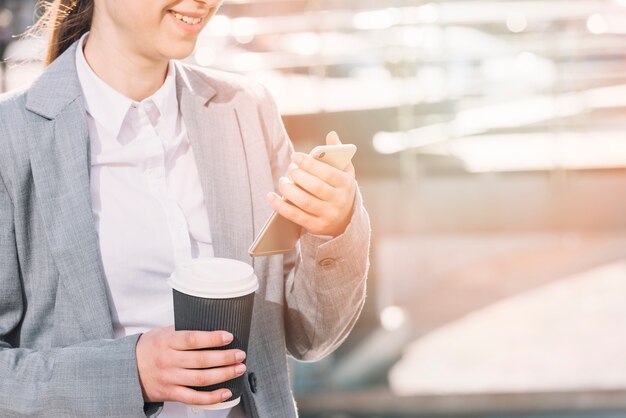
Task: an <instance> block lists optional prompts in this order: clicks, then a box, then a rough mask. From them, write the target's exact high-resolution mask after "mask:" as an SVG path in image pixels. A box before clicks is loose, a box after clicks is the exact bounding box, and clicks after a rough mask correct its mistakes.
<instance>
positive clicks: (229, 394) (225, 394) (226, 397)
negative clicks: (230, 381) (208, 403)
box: [222, 390, 233, 400]
mask: <svg viewBox="0 0 626 418" xmlns="http://www.w3.org/2000/svg"><path fill="white" fill-rule="evenodd" d="M232 396H233V394H232V393H231V391H230V390H227V391H226V392H224V393H222V399H224V400H226V399H228V398H230V397H232Z"/></svg>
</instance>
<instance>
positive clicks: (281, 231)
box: [248, 144, 356, 257]
mask: <svg viewBox="0 0 626 418" xmlns="http://www.w3.org/2000/svg"><path fill="white" fill-rule="evenodd" d="M355 153H356V145H354V144H340V145H320V146H317V147H315V148H313V150H311V152H310V153H309V155H310V156H311V157H313V158H315V159H316V160H319V161H322V162H324V163H326V164H329V165H331V166H333V167H335V168H337V169H339V170H343V169H345V168H346V167H347V166H348V164H350V161H351V160H352V157H354V154H355ZM301 234H302V227H301V226H300V225H298V224H296V223H294V222H291V221H290V220H288V219H286V218H283V217H282V216H280V215H279V214H278V213H277V212H273V213H272V214H271V215H270V217H269V219H268V220H267V221H266V222H265V225H263V228H261V232H260V233H259V235H258V236H257V237H256V239H255V240H254V242H253V243H252V245H251V246H250V248H249V249H248V254H250V255H251V256H253V257H257V256H261V255H273V254H281V253H286V252H289V251H291V250H292V249H293V248H294V247H295V246H296V243H297V242H298V240H299V239H300V235H301Z"/></svg>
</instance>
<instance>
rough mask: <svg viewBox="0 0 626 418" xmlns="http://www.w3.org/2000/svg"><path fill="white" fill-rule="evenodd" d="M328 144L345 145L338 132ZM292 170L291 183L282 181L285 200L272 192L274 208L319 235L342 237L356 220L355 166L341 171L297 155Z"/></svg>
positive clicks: (328, 136)
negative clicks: (354, 219)
mask: <svg viewBox="0 0 626 418" xmlns="http://www.w3.org/2000/svg"><path fill="white" fill-rule="evenodd" d="M326 144H327V145H337V144H341V141H340V140H339V137H338V136H337V134H336V133H335V132H330V133H329V134H328V135H327V136H326ZM291 160H292V161H293V163H292V164H291V165H290V167H289V176H290V177H291V180H292V181H290V180H289V179H288V178H286V177H281V178H280V184H279V187H280V192H281V193H282V195H283V198H282V199H281V197H280V196H278V195H277V194H276V193H268V195H267V196H268V200H269V202H270V205H271V206H272V208H273V209H274V210H275V211H276V212H278V213H279V214H280V215H281V216H283V217H285V218H287V219H289V220H291V221H293V222H295V223H297V224H298V225H300V226H302V227H303V228H304V229H306V230H307V232H309V233H311V234H316V235H331V236H333V237H336V236H338V235H341V234H342V233H343V232H344V231H345V229H346V227H347V226H348V224H349V223H350V219H351V218H352V206H353V204H354V196H355V194H356V182H355V180H354V166H353V165H352V163H350V164H349V165H348V167H346V169H345V170H343V171H342V170H338V169H336V168H334V167H332V166H330V165H328V164H326V163H323V162H321V161H317V160H315V159H314V158H312V157H310V156H309V155H306V154H302V153H299V152H297V153H294V154H293V156H292V157H291Z"/></svg>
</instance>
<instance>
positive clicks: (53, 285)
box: [0, 0, 369, 418]
mask: <svg viewBox="0 0 626 418" xmlns="http://www.w3.org/2000/svg"><path fill="white" fill-rule="evenodd" d="M219 6H220V1H218V0H133V1H130V2H129V1H125V0H77V1H76V0H74V1H69V0H56V1H54V2H53V3H52V4H51V5H50V8H49V10H48V12H47V13H46V14H45V15H44V16H43V18H42V20H40V21H39V23H38V26H37V27H38V28H39V29H42V30H46V31H48V33H49V34H50V36H49V43H48V50H47V60H46V64H47V68H46V70H45V71H44V73H43V74H42V75H41V76H40V77H39V78H38V79H37V80H36V81H35V82H34V83H33V84H32V85H31V86H30V87H29V88H28V89H26V90H23V91H17V92H12V93H10V94H8V95H4V96H3V97H1V98H0V150H1V152H0V180H1V181H0V416H2V417H13V416H19V417H24V416H31V417H44V416H45V417H95V416H98V417H142V416H156V415H158V414H160V416H161V417H168V418H171V417H183V416H185V417H186V416H187V415H188V414H193V415H194V416H196V414H204V415H202V416H206V417H223V416H226V415H227V414H229V416H231V417H234V416H244V415H245V416H249V417H273V418H276V417H292V416H296V415H297V413H296V408H295V405H294V402H293V398H292V395H291V391H290V387H289V379H288V372H287V361H286V360H287V355H290V356H292V357H294V358H296V359H299V360H317V359H320V358H322V357H324V356H325V355H327V354H328V353H330V352H332V351H333V350H334V349H335V348H336V347H337V346H338V345H339V344H341V342H342V341H343V340H344V339H345V337H346V336H347V334H348V333H349V331H350V330H351V328H352V326H353V324H354V322H355V321H356V318H357V317H358V315H359V312H360V310H361V308H362V305H363V302H364V298H365V278H366V274H367V269H368V248H369V219H368V216H367V213H366V212H365V210H364V209H363V207H362V204H361V198H360V194H359V192H358V188H357V187H356V183H355V180H354V169H353V167H352V166H350V167H349V168H348V169H346V170H345V171H340V170H336V169H334V168H332V167H330V166H327V165H325V164H322V163H320V162H317V161H315V160H313V159H311V158H309V157H308V156H306V155H305V154H300V153H293V152H292V146H291V143H290V141H289V139H288V137H287V134H286V133H285V130H284V127H283V125H282V123H281V120H280V116H279V114H278V112H277V109H276V107H275V104H274V102H273V100H272V98H271V97H270V95H269V94H268V93H267V91H266V90H265V89H264V88H263V87H261V86H260V85H259V84H257V83H255V82H253V81H251V80H247V79H245V78H243V77H240V76H237V75H233V74H227V73H223V72H218V71H213V70H206V69H200V68H196V67H191V66H187V65H184V64H181V63H180V62H178V61H176V60H177V59H180V58H184V57H186V56H188V55H189V54H190V53H191V52H192V50H193V48H194V46H195V43H196V40H197V37H198V34H199V32H200V31H201V30H202V28H203V27H204V26H205V25H206V24H207V23H208V21H209V20H210V18H211V17H212V16H213V15H214V14H215V12H216V10H217V9H218V7H219ZM48 64H49V65H48ZM327 143H329V144H335V143H339V139H338V137H337V136H336V134H334V133H331V134H329V135H328V138H327ZM287 174H288V175H289V176H290V177H291V178H292V179H293V181H288V180H286V179H285V178H284V177H281V176H285V175H287ZM277 193H279V194H281V195H284V196H285V197H286V198H287V200H289V201H290V202H292V204H290V203H287V202H285V201H284V200H282V199H280V198H278V194H277ZM268 203H269V204H268ZM272 209H274V210H276V211H278V212H279V213H280V214H281V215H283V216H285V217H287V218H289V219H291V220H293V221H294V222H296V223H298V224H300V225H302V226H303V228H304V229H305V231H306V232H305V233H304V234H303V235H302V237H301V240H300V243H299V246H298V248H297V249H296V250H294V251H293V252H291V253H288V254H285V255H276V256H272V257H261V258H258V259H254V260H253V259H251V258H250V257H249V256H248V254H247V248H248V246H249V245H250V243H251V242H252V240H253V238H254V236H255V234H256V233H258V232H259V230H260V228H261V227H262V224H263V222H264V221H265V219H266V218H267V216H268V215H269V214H270V212H271V210H272ZM211 256H215V257H227V258H233V259H239V260H242V261H245V262H248V263H251V264H253V265H254V268H255V272H256V274H257V276H258V277H259V280H260V288H259V290H258V291H257V293H256V294H255V307H254V312H253V322H252V330H251V336H250V346H249V349H248V353H243V352H239V351H236V350H215V351H197V350H196V349H198V348H207V347H221V346H224V345H226V344H228V342H229V340H230V339H231V338H232V336H231V335H229V334H228V333H227V332H222V331H216V332H182V331H178V332H177V331H174V329H173V327H172V326H171V324H172V323H173V313H172V306H171V305H172V298H171V289H170V288H168V287H167V284H166V282H165V279H166V278H167V277H168V276H169V274H170V273H171V272H172V271H173V269H174V266H175V265H176V263H177V262H179V261H181V260H185V259H189V258H192V257H211ZM246 356H247V357H246ZM244 358H246V361H245V364H243V363H242V362H243V360H244ZM243 373H245V374H246V375H247V378H246V379H245V382H246V384H245V390H244V394H243V396H242V403H241V404H240V405H237V406H236V407H234V408H233V409H231V410H225V411H221V412H215V411H214V412H210V411H199V410H192V409H190V408H188V407H187V406H185V404H192V405H210V404H214V403H218V402H222V401H224V400H227V399H229V398H230V397H231V393H229V392H228V391H227V390H218V391H214V392H207V393H203V392H198V391H194V390H192V389H190V388H189V387H188V386H199V385H209V384H213V383H218V382H222V381H226V380H229V379H232V378H234V377H236V376H239V375H241V374H243Z"/></svg>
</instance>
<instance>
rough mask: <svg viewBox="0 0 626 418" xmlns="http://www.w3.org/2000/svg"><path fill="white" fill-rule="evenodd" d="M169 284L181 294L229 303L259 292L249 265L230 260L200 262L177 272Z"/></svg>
mask: <svg viewBox="0 0 626 418" xmlns="http://www.w3.org/2000/svg"><path fill="white" fill-rule="evenodd" d="M167 283H168V284H169V285H170V286H172V287H173V288H174V289H176V290H178V291H179V292H182V293H185V294H187V295H191V296H196V297H200V298H211V299H229V298H237V297H240V296H245V295H248V294H250V293H253V292H254V291H255V290H257V289H258V288H259V282H258V280H257V277H256V275H255V274H254V269H253V268H252V266H250V265H249V264H246V263H244V262H241V261H238V260H232V259H228V258H210V257H207V258H197V259H192V260H190V261H188V262H186V263H184V264H182V265H180V266H178V267H177V268H176V270H174V272H173V273H172V275H171V276H170V278H169V279H168V281H167Z"/></svg>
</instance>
